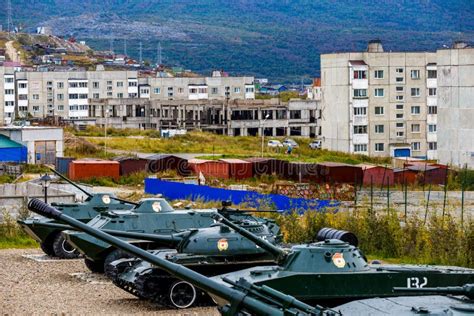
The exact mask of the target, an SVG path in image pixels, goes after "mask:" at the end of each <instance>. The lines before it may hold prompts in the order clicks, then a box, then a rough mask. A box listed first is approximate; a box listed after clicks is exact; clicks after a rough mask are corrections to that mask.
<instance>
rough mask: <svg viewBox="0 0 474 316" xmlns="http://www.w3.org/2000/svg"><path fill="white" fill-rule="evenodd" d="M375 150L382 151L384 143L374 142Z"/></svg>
mask: <svg viewBox="0 0 474 316" xmlns="http://www.w3.org/2000/svg"><path fill="white" fill-rule="evenodd" d="M375 151H377V152H380V151H384V143H375Z"/></svg>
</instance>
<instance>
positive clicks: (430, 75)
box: [428, 70, 438, 79]
mask: <svg viewBox="0 0 474 316" xmlns="http://www.w3.org/2000/svg"><path fill="white" fill-rule="evenodd" d="M437 76H438V71H436V70H428V79H436V77H437Z"/></svg>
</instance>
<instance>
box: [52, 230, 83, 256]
mask: <svg viewBox="0 0 474 316" xmlns="http://www.w3.org/2000/svg"><path fill="white" fill-rule="evenodd" d="M53 250H54V254H55V255H56V257H58V258H61V259H76V258H78V257H79V252H78V251H77V250H76V248H74V247H73V246H72V245H71V244H70V243H68V242H67V240H66V239H65V238H64V237H63V235H62V234H61V233H58V234H57V235H56V237H54V241H53Z"/></svg>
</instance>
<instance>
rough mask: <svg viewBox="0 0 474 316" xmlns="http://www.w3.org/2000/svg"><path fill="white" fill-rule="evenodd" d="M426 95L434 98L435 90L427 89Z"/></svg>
mask: <svg viewBox="0 0 474 316" xmlns="http://www.w3.org/2000/svg"><path fill="white" fill-rule="evenodd" d="M428 95H429V96H435V95H436V88H429V89H428Z"/></svg>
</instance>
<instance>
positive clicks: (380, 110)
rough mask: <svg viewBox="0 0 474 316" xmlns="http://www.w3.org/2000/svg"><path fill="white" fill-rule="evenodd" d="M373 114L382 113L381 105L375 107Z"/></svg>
mask: <svg viewBox="0 0 474 316" xmlns="http://www.w3.org/2000/svg"><path fill="white" fill-rule="evenodd" d="M375 115H383V106H376V107H375Z"/></svg>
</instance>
